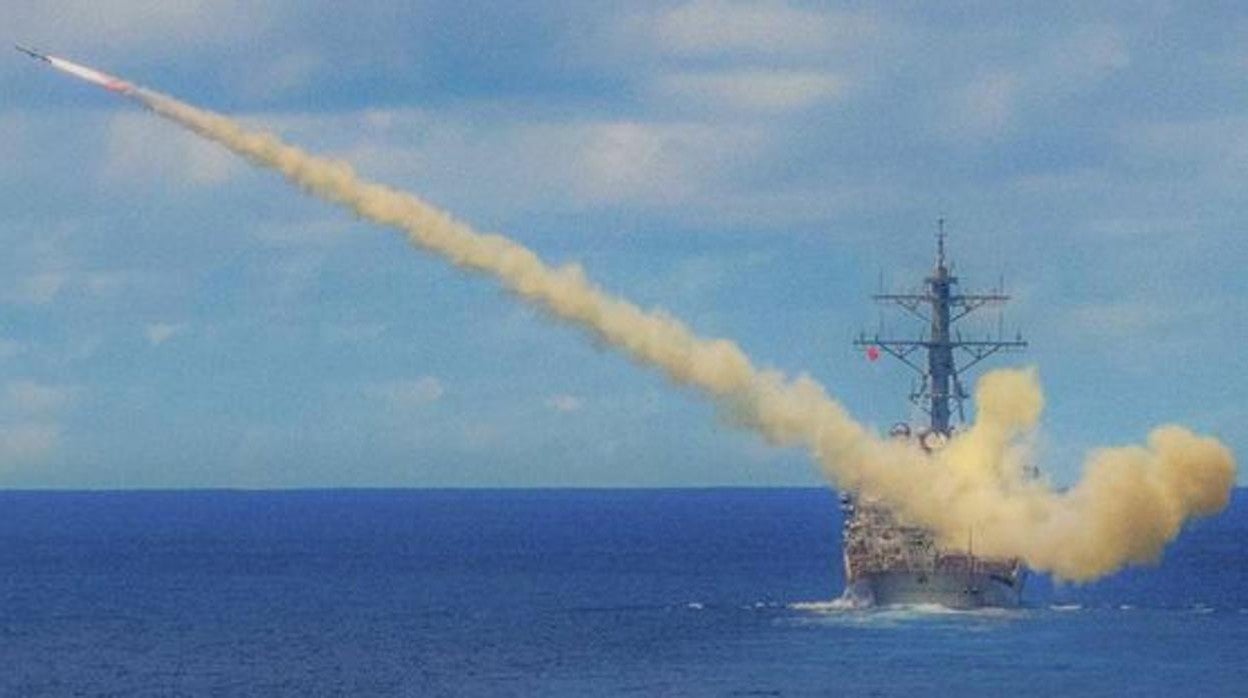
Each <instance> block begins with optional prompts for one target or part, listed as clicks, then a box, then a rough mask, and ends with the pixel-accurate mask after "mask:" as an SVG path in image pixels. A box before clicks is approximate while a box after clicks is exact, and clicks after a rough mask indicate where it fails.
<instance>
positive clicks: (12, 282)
mask: <svg viewBox="0 0 1248 698" xmlns="http://www.w3.org/2000/svg"><path fill="white" fill-rule="evenodd" d="M356 5H361V6H362V9H360V8H356V7H355V6H356ZM1194 5H1195V4H1190V3H1176V2H1120V3H1115V2H1103V3H1085V2H1043V3H1039V2H1037V3H1009V4H1003V3H889V4H879V5H875V4H865V3H844V4H841V5H836V4H832V3H825V2H820V3H814V2H809V3H807V2H781V1H779V0H774V1H772V0H765V1H762V2H740V1H735V0H694V1H693V2H654V3H646V2H632V3H616V2H594V1H587V0H576V1H571V0H558V1H550V2H525V3H513V4H508V3H496V2H476V1H472V0H469V1H465V0H456V1H455V2H441V1H428V2H409V1H404V2H399V1H398V0H379V1H377V2H370V3H338V2H303V1H300V2H294V0H284V1H283V0H275V1H272V2H266V3H251V2H230V1H228V0H221V1H218V2H207V1H204V2H190V1H188V2H179V3H167V2H158V1H156V0H93V1H90V2H88V1H87V0H68V1H65V2H36V1H33V0H31V1H27V0H16V1H14V2H7V3H5V4H4V6H3V7H2V8H0V28H3V29H2V30H0V32H2V33H4V34H6V35H7V36H6V38H7V39H8V40H9V41H10V43H12V42H22V43H29V44H33V45H35V46H38V47H41V48H46V49H47V50H49V51H51V52H53V53H57V54H60V55H64V56H66V57H69V58H72V59H75V60H80V61H82V62H85V63H88V64H92V65H95V66H98V67H100V68H103V69H105V70H109V71H111V72H115V73H118V74H120V75H123V76H125V77H127V78H129V79H132V80H133V81H135V82H139V83H142V84H146V85H149V86H151V87H153V88H155V89H158V90H161V91H164V92H168V93H170V94H173V95H175V96H178V97H180V98H182V99H185V100H187V101H189V102H192V103H195V104H198V105H201V106H204V107H207V108H211V109H215V110H218V111H222V112H225V113H228V114H231V115H234V116H237V117H239V118H241V119H243V120H244V121H245V122H247V123H248V124H250V125H253V126H257V127H262V128H265V129H269V130H272V131H275V132H277V133H279V134H281V135H282V136H283V137H285V138H287V139H288V140H290V141H293V142H295V143H297V144H299V145H301V146H303V147H305V148H307V149H309V150H312V151H315V152H320V153H324V154H329V155H332V156H334V157H338V158H341V159H344V160H346V161H348V162H350V163H351V164H352V165H353V166H355V167H356V168H357V169H358V170H359V171H360V172H361V173H362V174H364V175H366V176H369V177H371V178H374V179H377V180H380V181H383V182H385V183H388V184H392V185H395V186H397V187H401V188H405V189H410V190H412V191H415V192H418V193H420V194H421V195H423V196H424V197H426V198H427V199H429V200H431V201H433V202H435V203H437V204H439V205H441V206H443V207H445V208H447V209H450V210H451V211H453V212H455V213H456V214H457V215H458V216H460V217H462V218H464V219H466V220H468V221H470V222H472V223H473V224H474V225H476V227H478V228H481V229H486V230H498V231H503V232H506V233H507V234H509V235H511V236H514V237H515V238H517V239H519V240H520V241H522V242H523V243H524V244H526V245H529V246H531V247H533V248H534V249H535V250H537V251H538V252H539V253H540V254H541V255H542V256H543V257H545V258H547V259H548V260H551V261H553V262H566V261H574V260H575V261H580V262H581V263H582V264H583V265H584V266H585V267H586V269H587V271H588V272H589V273H590V275H591V276H592V277H593V278H595V279H596V280H597V281H598V282H599V283H601V284H602V285H603V286H604V287H605V288H607V289H608V290H610V291H613V292H616V293H618V294H620V295H623V296H625V297H628V298H630V299H632V300H634V301H636V302H638V303H640V304H642V305H643V306H646V307H662V308H664V309H666V310H668V311H670V312H671V313H673V314H675V315H677V316H679V317H681V318H683V319H685V320H686V321H687V322H688V323H690V324H691V325H692V326H693V327H694V328H696V329H697V330H698V331H699V332H701V333H703V334H706V335H715V336H724V337H729V338H732V339H735V340H737V341H738V342H739V343H740V344H741V345H742V346H743V347H744V348H745V349H746V350H747V351H748V352H749V353H750V354H751V355H752V356H753V357H754V358H755V359H756V361H757V362H759V363H761V364H764V365H770V366H773V367H776V368H780V369H782V370H784V371H786V372H790V373H798V372H808V373H810V374H811V375H813V376H815V377H816V378H817V379H819V380H820V381H821V382H823V383H824V384H825V385H827V386H828V388H829V390H830V391H831V392H832V393H833V394H834V395H837V396H838V397H839V398H840V399H842V400H843V401H844V402H845V404H846V405H847V406H848V407H849V408H850V409H851V411H852V412H854V413H855V414H856V415H858V416H859V417H860V418H861V419H863V420H864V421H866V422H868V423H871V424H875V425H880V426H883V427H887V425H889V424H890V423H892V422H894V421H897V420H899V419H908V418H918V417H919V415H918V414H917V413H915V411H914V410H913V409H912V408H911V407H910V406H909V404H908V402H907V400H906V395H907V394H908V391H909V389H910V380H911V379H910V376H909V375H907V374H906V373H904V371H903V369H902V367H900V366H898V365H889V364H888V363H887V362H885V361H880V362H878V363H870V362H868V361H866V360H865V359H864V358H863V356H862V355H861V353H859V352H857V351H855V350H854V349H853V348H852V346H851V345H850V342H851V341H852V339H853V337H854V336H855V335H856V334H857V333H858V332H859V331H860V330H862V329H867V330H874V329H875V328H876V327H877V326H879V325H880V323H881V321H882V322H883V323H884V326H885V327H886V328H887V330H889V331H890V332H895V333H899V334H901V333H914V332H917V331H918V328H917V327H915V326H913V325H911V324H909V323H908V322H906V321H905V319H904V318H902V317H901V316H898V315H893V314H885V315H881V313H880V312H879V310H878V309H877V308H876V307H873V306H872V305H871V303H870V302H869V300H868V299H867V296H868V295H869V294H870V293H872V292H874V291H875V290H876V289H877V287H878V286H879V284H880V283H881V281H883V283H884V285H885V286H888V287H898V288H906V287H913V286H914V285H915V284H916V283H917V282H918V280H919V279H921V278H922V275H923V274H924V272H925V271H927V269H928V268H929V267H930V265H931V260H932V256H933V255H932V253H933V250H932V248H933V234H934V230H935V220H936V218H937V217H938V216H940V215H942V214H943V215H944V216H946V217H947V218H948V221H949V223H948V229H949V232H950V245H951V248H952V256H953V259H954V261H955V263H956V265H957V271H958V272H959V273H960V275H961V276H962V278H963V281H964V287H965V288H966V289H967V290H974V289H975V288H987V287H991V286H993V285H995V284H996V283H997V282H998V279H999V278H1001V277H1004V278H1005V281H1006V284H1007V287H1008V288H1009V290H1010V291H1011V292H1012V293H1013V294H1014V296H1015V300H1014V302H1012V303H1011V304H1010V306H1009V307H1008V308H1007V310H1006V313H1005V316H1004V319H1003V321H1001V322H1002V326H1004V327H1005V329H1006V330H1007V332H1009V333H1013V332H1014V331H1015V330H1016V329H1019V328H1021V329H1022V330H1023V331H1024V333H1025V334H1026V335H1027V337H1028V339H1029V340H1030V341H1031V348H1030V350H1029V351H1028V352H1027V353H1026V354H1024V355H1017V356H1009V357H1005V360H999V359H998V360H995V361H994V363H995V364H996V365H1007V364H1019V363H1023V364H1028V365H1035V366H1037V367H1038V368H1039V371H1040V374H1041V378H1042V380H1043V382H1044V384H1045V386H1046V389H1047V391H1048V407H1047V419H1046V422H1045V427H1044V431H1043V433H1042V435H1041V438H1040V453H1041V454H1042V463H1041V467H1042V469H1044V470H1045V471H1046V472H1047V473H1049V474H1050V475H1051V476H1052V477H1053V478H1054V479H1055V480H1057V481H1058V482H1062V483H1068V482H1071V481H1073V480H1074V479H1075V478H1076V477H1077V476H1078V473H1079V470H1080V467H1081V459H1082V456H1083V453H1084V452H1085V451H1086V450H1087V449H1089V448H1094V447H1096V446H1098V445H1107V444H1118V443H1126V442H1138V441H1140V440H1141V439H1143V438H1144V436H1145V435H1146V434H1147V431H1148V429H1149V428H1150V427H1152V426H1154V425H1156V424H1158V423H1162V422H1167V421H1177V422H1181V423H1184V424H1188V425H1191V426H1193V427H1196V428H1198V429H1201V430H1204V431H1209V432H1212V433H1214V434H1216V435H1218V436H1220V437H1222V438H1223V439H1225V440H1226V441H1227V442H1228V443H1229V444H1230V445H1231V446H1232V448H1233V449H1235V450H1236V451H1237V452H1240V453H1242V452H1245V448H1246V447H1248V405H1246V403H1245V401H1244V398H1243V396H1244V395H1245V394H1248V360H1246V359H1245V352H1244V351H1243V350H1242V348H1241V346H1240V345H1241V344H1242V343H1243V342H1244V341H1245V340H1246V339H1248V276H1246V275H1245V266H1248V265H1246V262H1248V242H1245V238H1244V236H1245V234H1248V229H1245V223H1246V222H1248V188H1245V186H1244V183H1245V182H1246V181H1248V176H1246V175H1248V89H1245V86H1244V79H1245V78H1244V76H1245V75H1248V10H1243V9H1241V8H1240V6H1239V5H1238V4H1236V3H1200V4H1199V7H1195V6H1194ZM0 95H3V97H2V98H0V159H3V161H4V163H5V167H3V168H0V240H2V241H3V245H4V249H5V250H6V251H7V253H6V254H5V255H3V256H2V257H0V317H3V323H2V324H0V485H3V486H8V487H105V488H114V487H183V486H210V487H291V486H294V487H299V486H343V485H363V486H531V485H571V486H599V485H602V486H653V485H744V484H758V485H771V484H776V485H781V484H798V485H805V484H812V485H813V484H816V483H817V482H819V478H818V476H817V475H816V474H815V471H814V468H813V467H812V466H811V464H810V462H809V461H808V459H807V458H806V457H805V456H804V455H803V454H802V453H801V452H798V451H785V450H775V449H771V448H769V447H767V446H765V445H764V444H762V443H761V442H760V441H759V440H758V439H757V438H755V437H753V436H752V435H750V434H747V433H741V432H738V431H736V430H734V429H733V428H732V427H731V426H728V425H726V424H725V423H724V422H722V421H720V420H719V419H717V417H716V412H715V409H714V407H713V406H711V405H709V404H706V403H705V402H704V401H702V400H701V399H700V398H699V397H697V396H696V395H692V394H689V393H687V392H684V391H682V390H679V389H676V388H673V387H672V386H670V385H668V384H666V383H665V382H664V381H663V380H662V379H661V378H659V377H658V376H657V375H655V374H654V373H652V372H651V371H649V370H647V369H644V368H641V367H638V366H635V365H633V364H631V363H629V362H628V361H627V360H625V359H623V358H621V357H620V356H617V355H615V354H612V353H610V352H607V351H604V350H603V349H601V348H599V347H596V346H594V345H593V344H591V343H589V342H586V341H585V339H584V337H583V336H581V335H580V334H579V333H578V332H577V331H575V330H571V329H568V328H565V327H560V326H557V325H554V324H552V323H551V322H550V321H549V320H548V319H546V318H545V317H543V316H542V315H541V314H539V313H535V312H533V311H532V310H529V309H526V308H524V307H520V306H519V305H517V304H516V303H515V302H513V301H512V300H511V299H510V298H509V297H507V296H506V295H505V294H504V293H503V292H501V291H500V290H499V289H498V288H497V287H496V286H495V285H493V284H492V283H490V282H488V281H485V280H483V279H479V278H466V277H463V276H461V275H459V274H457V273H455V272H453V271H451V270H449V269H448V268H446V266H445V265H444V264H442V263H441V262H439V261H438V260H435V259H432V258H429V257H427V256H426V255H424V254H422V253H420V252H417V251H414V250H412V249H410V248H408V247H406V246H405V244H404V243H403V242H402V241H401V240H400V238H399V237H398V236H397V235H395V234H394V233H392V232H390V231H386V230H382V229H378V228H376V227H374V226H371V225H365V224H361V223H359V222H357V221H355V220H353V219H352V218H350V217H349V216H348V215H346V214H344V213H342V212H340V211H338V210H336V209H334V208H331V207H330V206H328V205H326V204H323V203H321V202H318V201H315V200H312V199H310V198H307V197H305V196H304V195H302V194H300V193H299V192H297V191H293V190H292V189H290V188H289V187H288V186H287V185H285V184H284V183H282V182H281V181H280V180H279V179H277V178H276V177H275V176H274V175H272V174H271V173H266V172H258V171H254V170H252V169H250V168H249V167H248V166H246V165H245V164H243V163H242V162H241V161H240V160H238V159H235V158H234V157H232V156H230V155H228V154H226V153H224V152H223V151H221V150H219V149H217V148H216V147H214V146H211V145H209V144H205V143H202V142H200V141H198V140H196V139H195V138H194V137H192V136H189V135H187V134H185V133H183V132H181V131H179V130H178V129H177V128H176V127H174V126H172V125H170V124H167V123H163V122H161V121H159V120H158V119H156V118H155V117H153V116H152V115H150V114H147V113H145V112H143V111H141V110H140V109H138V108H137V107H135V106H134V105H133V104H130V103H127V102H124V101H122V100H118V99H116V98H114V97H113V96H111V95H108V94H106V93H103V92H101V91H98V90H93V89H91V88H90V87H88V86H86V85H82V84H78V83H75V82H74V81H72V80H68V79H65V78H64V77H63V76H60V75H57V74H55V73H53V72H51V71H48V70H44V69H42V67H41V66H39V65H38V64H35V63H33V62H32V61H30V60H28V59H26V58H25V57H24V56H22V55H21V54H18V53H11V55H10V56H9V57H8V58H7V59H5V60H3V61H0ZM997 327H998V318H997V315H996V313H995V312H994V313H990V314H988V315H985V316H984V318H983V322H981V323H980V324H978V325H976V324H974V323H971V324H970V325H969V326H968V328H967V331H968V332H971V331H974V332H985V331H990V330H993V331H995V329H996V328H997Z"/></svg>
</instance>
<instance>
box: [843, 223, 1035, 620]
mask: <svg viewBox="0 0 1248 698" xmlns="http://www.w3.org/2000/svg"><path fill="white" fill-rule="evenodd" d="M937 231H938V232H937V236H936V266H935V268H934V269H933V270H932V273H931V275H930V276H928V277H927V278H925V279H924V280H923V287H922V290H921V291H919V292H917V293H879V294H876V295H875V296H873V298H874V299H875V300H876V302H878V303H882V304H885V305H891V306H897V307H900V308H902V309H903V310H905V311H906V312H907V313H908V314H910V315H912V316H915V317H917V318H919V319H920V320H921V321H922V322H923V324H924V328H925V329H924V331H923V332H922V333H921V334H920V335H919V336H918V337H917V338H913V339H898V338H888V337H882V336H880V333H879V332H877V333H876V334H875V335H874V336H871V337H868V336H866V335H865V334H863V335H861V336H859V337H858V339H857V340H855V342H854V344H855V345H856V346H858V347H860V348H864V349H865V350H866V352H867V356H868V358H870V359H872V360H875V359H878V358H880V356H881V355H882V354H888V355H889V356H891V357H893V358H895V359H897V360H898V361H900V362H901V363H902V364H904V365H906V366H908V367H909V368H911V369H913V370H914V371H915V372H916V373H917V374H918V380H917V381H916V382H915V387H914V389H913V390H912V391H911V395H910V399H911V401H912V402H914V403H915V404H916V405H917V406H919V407H920V408H921V409H922V410H923V411H924V412H926V413H927V416H928V419H927V424H922V425H911V424H909V423H906V422H900V423H898V424H896V425H894V426H893V428H892V429H891V430H890V436H891V437H892V438H896V439H906V440H914V441H915V442H917V444H918V445H919V446H920V447H921V448H923V449H925V450H928V451H931V450H935V449H939V448H940V447H941V446H942V445H943V444H944V443H945V442H946V441H947V440H948V439H949V437H950V436H951V435H952V434H953V432H954V429H955V424H954V416H955V410H956V417H957V421H958V423H962V422H964V420H965V407H966V404H965V403H966V402H967V400H969V399H970V396H969V395H968V394H967V392H966V391H965V389H964V388H963V387H962V376H963V375H964V373H965V372H966V371H967V370H968V369H970V368H971V367H972V366H974V365H975V364H978V363H979V362H980V361H982V360H984V359H985V358H987V357H988V356H990V355H992V354H995V353H997V352H999V351H1009V350H1021V349H1023V348H1025V347H1026V346H1027V343H1026V342H1025V341H1023V338H1022V336H1021V334H1020V335H1018V336H1016V337H1015V338H1013V339H1008V340H1007V339H1004V338H1003V337H1002V333H1001V331H1000V329H998V331H997V335H996V337H995V338H985V339H978V340H975V339H964V338H963V337H962V334H961V332H958V331H957V330H955V329H954V325H955V323H957V322H958V321H959V320H961V319H963V318H965V317H966V316H967V315H970V314H971V313H973V312H975V311H976V310H979V309H981V308H984V307H986V306H992V305H999V304H1002V303H1004V302H1005V301H1007V300H1009V296H1007V295H1005V293H1004V292H1003V291H1002V290H1001V289H1000V288H998V289H996V290H994V291H992V292H990V293H974V294H967V293H961V292H959V290H958V278H957V277H956V276H954V275H953V273H952V271H951V266H950V265H949V264H948V263H947V261H946V259H945V229H944V221H943V219H942V220H940V221H938V226H937ZM933 467H937V466H933ZM841 508H842V510H843V511H844V514H845V523H844V530H843V541H844V555H845V593H844V596H843V598H844V599H845V600H846V601H848V602H850V603H852V604H854V605H894V604H906V605H910V604H915V605H918V604H937V605H940V606H945V607H949V608H955V609H972V608H982V607H994V606H995V607H1014V606H1018V605H1019V603H1020V601H1021V599H1022V592H1023V583H1024V581H1025V580H1026V575H1027V570H1026V568H1025V567H1024V566H1023V564H1022V562H1021V561H1020V560H1018V559H1016V558H996V557H977V556H976V555H975V552H974V531H967V537H966V545H965V547H957V548H953V547H949V546H947V545H942V544H941V543H940V542H939V541H938V540H937V538H936V536H935V535H934V534H933V533H932V532H931V531H929V530H927V529H925V528H923V527H921V526H916V525H912V524H910V523H908V522H906V521H904V520H903V519H902V518H901V517H900V516H898V515H897V514H896V513H895V512H893V511H892V510H891V509H890V508H889V507H888V506H886V505H885V504H884V503H883V502H881V501H878V500H876V499H873V498H870V497H866V496H861V495H851V494H843V495H841Z"/></svg>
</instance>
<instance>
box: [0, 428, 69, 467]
mask: <svg viewBox="0 0 1248 698" xmlns="http://www.w3.org/2000/svg"><path fill="white" fill-rule="evenodd" d="M60 434H61V432H60V428H59V427H58V426H56V425H55V424H40V423H36V422H21V423H17V424H0V468H5V469H12V468H17V467H22V466H26V465H31V464H34V463H37V462H40V461H44V460H47V458H48V457H49V456H51V455H52V454H53V453H54V452H55V451H56V449H57V447H58V445H59V443H60Z"/></svg>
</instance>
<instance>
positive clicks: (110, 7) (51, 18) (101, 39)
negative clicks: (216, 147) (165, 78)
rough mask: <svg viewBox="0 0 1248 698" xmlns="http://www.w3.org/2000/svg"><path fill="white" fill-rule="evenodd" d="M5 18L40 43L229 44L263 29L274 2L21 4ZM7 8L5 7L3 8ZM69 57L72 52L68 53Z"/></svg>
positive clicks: (66, 0)
mask: <svg viewBox="0 0 1248 698" xmlns="http://www.w3.org/2000/svg"><path fill="white" fill-rule="evenodd" d="M20 4H21V5H22V7H21V8H20V9H19V8H15V9H14V11H12V12H11V13H10V16H8V17H6V20H7V23H8V27H7V28H9V29H11V30H12V36H14V37H23V38H28V40H30V41H34V42H37V45H40V46H63V47H67V48H66V50H68V47H78V48H80V49H81V48H83V47H87V48H90V49H91V50H98V49H100V48H118V47H124V48H127V49H131V50H133V49H135V48H138V47H140V46H147V47H156V48H165V47H167V48H178V49H180V50H182V51H183V52H185V51H188V50H195V49H197V48H201V47H207V46H216V45H225V44H232V43H236V42H238V41H239V39H240V38H243V37H248V36H252V35H255V34H258V33H261V32H264V31H265V29H266V27H267V26H268V25H269V23H270V22H271V21H272V20H273V19H274V15H275V13H276V10H277V7H276V6H277V5H278V3H255V2H244V1H243V0H178V2H159V1H153V0H58V1H57V2H23V3H20ZM6 9H7V8H6ZM70 58H73V56H70Z"/></svg>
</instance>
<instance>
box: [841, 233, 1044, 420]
mask: <svg viewBox="0 0 1248 698" xmlns="http://www.w3.org/2000/svg"><path fill="white" fill-rule="evenodd" d="M957 285H958V277H956V276H954V275H953V274H952V273H951V272H950V269H949V266H948V264H947V263H946V260H945V219H944V218H940V219H938V220H937V232H936V268H935V269H933V270H932V275H931V276H929V277H927V278H926V279H924V288H923V292H922V293H879V294H876V295H874V296H872V299H874V300H875V301H876V302H877V303H881V304H884V305H897V306H900V307H902V308H903V309H905V310H906V311H907V312H909V313H910V314H911V315H914V316H915V317H918V318H919V319H920V320H922V321H923V322H924V323H926V325H927V331H926V332H925V333H923V334H920V336H919V338H918V339H895V338H885V337H881V336H880V335H879V332H878V331H877V332H876V334H875V336H874V337H867V336H866V333H863V334H861V335H859V337H858V339H856V340H854V346H858V347H866V348H867V349H868V351H870V349H871V347H876V348H877V350H882V351H885V352H887V353H888V354H889V355H891V356H892V357H894V358H896V359H897V360H899V361H901V362H902V363H904V364H905V365H907V366H909V367H910V368H911V369H913V370H914V371H915V372H916V373H918V374H919V376H920V379H919V382H918V383H916V385H915V389H914V390H913V391H911V393H910V400H911V401H912V402H914V403H915V404H916V405H918V406H919V407H921V408H923V410H925V411H926V412H927V413H928V414H929V415H930V416H931V430H932V431H933V432H937V433H940V434H943V435H945V436H948V435H949V433H950V431H951V425H950V417H951V403H953V404H955V405H956V407H957V411H958V412H957V414H958V419H959V421H963V422H964V421H966V414H965V411H964V408H963V402H964V401H965V400H966V399H967V398H969V397H970V395H969V394H967V392H966V390H965V389H964V388H963V387H962V380H961V376H962V374H963V373H964V372H965V371H966V370H967V369H969V368H971V367H972V366H974V365H975V364H977V363H979V362H980V361H983V360H984V359H986V358H988V357H989V356H991V355H992V354H995V353H997V352H998V351H1002V350H1021V349H1024V348H1026V347H1027V342H1025V341H1023V336H1022V333H1019V334H1018V335H1017V336H1016V337H1015V338H1014V339H1012V340H1007V339H1004V338H1003V337H1002V336H1001V331H1000V328H999V327H998V331H997V337H996V338H995V339H994V338H985V339H982V340H973V339H963V338H962V333H961V332H957V331H955V330H954V329H953V326H954V324H956V323H957V322H958V321H959V320H961V319H962V318H965V317H966V316H967V315H970V314H971V313H973V312H975V311H976V310H979V309H980V308H983V307H984V306H987V305H997V304H1002V303H1005V302H1006V301H1008V300H1009V299H1010V297H1009V296H1008V295H1006V294H1005V293H1004V291H1003V289H1001V288H1000V287H998V288H997V289H995V290H993V291H991V292H989V293H972V294H967V293H959V292H957V288H956V287H957ZM918 352H926V354H927V357H926V358H927V361H926V362H925V363H924V362H922V359H921V357H918V356H915V354H916V353H918ZM959 359H961V360H962V362H963V363H961V364H960V365H959V364H958V363H957V362H958V360H959Z"/></svg>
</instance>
